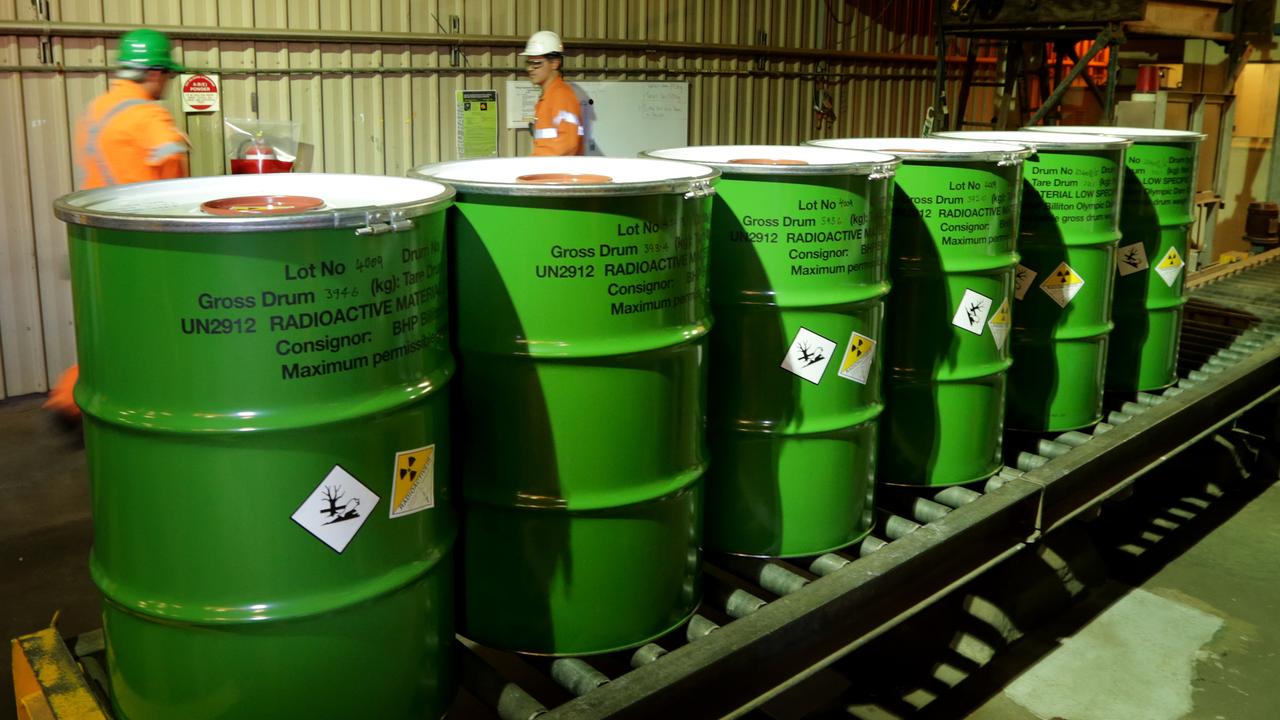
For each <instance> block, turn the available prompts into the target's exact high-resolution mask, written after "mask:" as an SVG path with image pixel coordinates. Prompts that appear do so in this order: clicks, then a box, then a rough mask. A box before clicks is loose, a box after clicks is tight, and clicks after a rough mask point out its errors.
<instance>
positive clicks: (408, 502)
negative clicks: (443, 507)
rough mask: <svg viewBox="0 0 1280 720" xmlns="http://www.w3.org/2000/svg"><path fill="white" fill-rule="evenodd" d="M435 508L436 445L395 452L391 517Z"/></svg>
mask: <svg viewBox="0 0 1280 720" xmlns="http://www.w3.org/2000/svg"><path fill="white" fill-rule="evenodd" d="M435 506H436V446H435V445H427V446H426V447H420V448H415V449H413V450H404V451H401V452H398V453H396V466H395V474H394V475H393V476H392V478H391V517H393V518H395V517H402V516H404V515H412V514H413V513H416V512H418V511H419V510H426V509H427V508H432V507H435Z"/></svg>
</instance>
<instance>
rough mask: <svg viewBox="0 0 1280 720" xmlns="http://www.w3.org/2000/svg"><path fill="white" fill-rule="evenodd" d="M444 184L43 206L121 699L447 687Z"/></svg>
mask: <svg viewBox="0 0 1280 720" xmlns="http://www.w3.org/2000/svg"><path fill="white" fill-rule="evenodd" d="M452 196H453V191H452V190H450V189H449V188H446V187H444V186H441V185H438V184H435V183H425V182H420V181H414V180H408V179H403V178H385V177H372V176H360V177H355V176H350V175H347V176H337V175H328V176H326V175H261V176H258V175H236V176H234V177H214V178H199V179H189V180H173V181H167V182H159V183H147V184H144V185H123V186H116V187H110V188H102V189H98V190H87V191H83V192H78V193H75V194H72V195H68V196H66V197H63V198H62V199H60V200H59V201H58V202H57V203H56V205H55V213H56V214H57V216H58V217H59V218H60V219H62V220H63V221H65V222H66V223H67V224H68V234H69V239H70V251H71V269H72V287H73V290H74V297H75V317H76V338H77V344H78V346H79V355H80V379H79V383H78V384H77V386H76V390H75V397H76V402H77V403H78V404H79V405H80V407H81V408H82V409H83V411H84V419H85V420H84V422H85V424H84V432H85V445H86V451H87V457H88V464H89V471H90V477H91V480H92V502H93V515H94V523H93V525H94V545H93V553H92V557H91V560H90V569H91V572H92V575H93V579H94V581H95V583H96V584H97V585H98V588H99V589H100V590H101V591H102V595H103V599H104V607H103V624H104V628H105V631H106V644H107V659H108V668H109V674H110V680H111V691H112V701H113V703H114V707H115V711H116V716H117V717H121V718H129V719H130V720H140V719H151V718H184V720H196V719H201V718H227V717H237V718H279V717H314V718H348V717H380V718H405V719H406V720H407V719H409V718H425V717H440V716H442V715H443V714H444V712H445V710H446V709H447V708H448V706H449V704H450V703H451V702H452V699H453V695H454V690H455V688H456V677H455V676H456V672H455V663H454V658H453V633H454V623H453V614H454V610H453V605H454V589H453V564H452V559H451V558H452V554H451V553H452V546H453V542H454V539H455V536H456V534H457V522H456V518H455V514H454V512H453V510H452V498H451V494H450V489H449V465H450V461H451V458H450V449H449V446H448V443H449V424H448V422H449V417H448V397H447V386H446V383H448V381H449V378H450V376H451V374H452V372H453V361H452V359H451V357H450V354H449V347H448V338H447V324H446V321H447V315H446V312H445V297H444V292H445V287H444V284H443V279H444V275H443V272H444V262H445V258H444V227H445V212H444V211H445V209H446V208H447V207H448V205H449V204H450V203H451V199H452Z"/></svg>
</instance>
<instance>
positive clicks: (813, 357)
mask: <svg viewBox="0 0 1280 720" xmlns="http://www.w3.org/2000/svg"><path fill="white" fill-rule="evenodd" d="M796 349H797V350H799V351H800V360H801V362H803V363H804V366H805V367H809V366H810V365H812V364H814V363H820V362H822V361H823V360H825V359H826V356H825V355H823V354H822V349H821V348H819V349H818V351H817V352H814V351H813V350H812V349H811V348H810V347H809V344H808V343H800V345H799V346H798V347H797V348H796Z"/></svg>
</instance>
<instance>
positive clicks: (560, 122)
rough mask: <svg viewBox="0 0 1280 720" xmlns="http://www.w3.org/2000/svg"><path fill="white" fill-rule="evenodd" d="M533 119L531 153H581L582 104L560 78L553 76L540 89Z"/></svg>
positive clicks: (567, 84)
mask: <svg viewBox="0 0 1280 720" xmlns="http://www.w3.org/2000/svg"><path fill="white" fill-rule="evenodd" d="M533 118H534V120H533V154H534V155H581V154H582V137H583V130H582V106H581V105H580V104H579V103H578V96H577V95H574V94H573V88H571V87H569V83H567V82H565V81H564V78H561V77H558V76H557V77H554V78H552V79H551V81H550V82H548V83H547V84H546V86H545V87H543V88H542V97H540V98H538V104H537V105H535V106H534V109H533Z"/></svg>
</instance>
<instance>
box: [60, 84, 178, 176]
mask: <svg viewBox="0 0 1280 720" xmlns="http://www.w3.org/2000/svg"><path fill="white" fill-rule="evenodd" d="M189 146H190V143H188V141H187V137H186V135H183V134H182V132H181V131H179V130H178V127H177V126H176V125H175V124H174V122H173V117H172V116H170V115H169V111H167V110H165V109H164V107H163V106H161V105H160V103H158V102H156V101H154V100H152V99H151V97H150V96H148V95H147V92H146V90H144V89H143V88H142V86H141V85H139V84H138V83H135V82H132V81H129V80H113V81H111V89H110V90H108V91H107V92H106V93H104V94H102V95H99V96H98V97H97V98H95V99H94V101H93V102H92V103H90V104H89V110H88V111H87V112H86V113H85V115H84V117H83V118H81V119H80V123H79V124H78V125H77V126H76V144H75V156H76V185H77V187H79V188H80V189H87V188H97V187H105V186H107V185H123V184H125V183H135V182H145V181H147V180H163V179H167V178H180V177H186V176H187V150H188V148H189Z"/></svg>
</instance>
